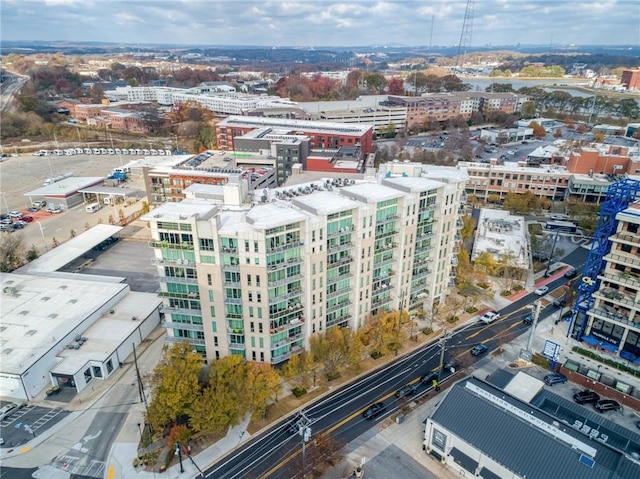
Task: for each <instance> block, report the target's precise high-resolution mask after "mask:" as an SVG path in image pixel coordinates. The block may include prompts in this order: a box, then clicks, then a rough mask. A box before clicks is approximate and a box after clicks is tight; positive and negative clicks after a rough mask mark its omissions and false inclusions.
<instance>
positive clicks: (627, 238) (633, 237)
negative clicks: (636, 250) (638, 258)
mask: <svg viewBox="0 0 640 479" xmlns="http://www.w3.org/2000/svg"><path fill="white" fill-rule="evenodd" d="M611 239H615V240H618V241H623V242H625V243H631V244H639V245H640V233H630V232H628V231H621V232H620V233H617V234H615V235H613V237H612V238H611Z"/></svg>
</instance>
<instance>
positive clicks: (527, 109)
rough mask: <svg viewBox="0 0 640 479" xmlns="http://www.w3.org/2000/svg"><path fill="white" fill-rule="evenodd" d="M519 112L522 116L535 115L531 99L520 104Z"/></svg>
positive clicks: (534, 105)
mask: <svg viewBox="0 0 640 479" xmlns="http://www.w3.org/2000/svg"><path fill="white" fill-rule="evenodd" d="M520 113H521V114H522V117H523V118H534V117H535V116H536V104H535V102H533V101H525V102H524V103H523V104H522V108H521V109H520Z"/></svg>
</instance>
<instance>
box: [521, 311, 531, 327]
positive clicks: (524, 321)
mask: <svg viewBox="0 0 640 479" xmlns="http://www.w3.org/2000/svg"><path fill="white" fill-rule="evenodd" d="M522 322H523V323H524V324H526V325H527V326H531V325H532V324H533V315H532V314H527V315H526V316H525V317H524V319H523V320H522Z"/></svg>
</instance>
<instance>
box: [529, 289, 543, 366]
mask: <svg viewBox="0 0 640 479" xmlns="http://www.w3.org/2000/svg"><path fill="white" fill-rule="evenodd" d="M534 305H535V309H534V310H533V321H532V322H531V331H529V341H527V351H529V352H530V353H533V351H532V350H531V348H532V347H533V338H534V336H535V333H536V325H537V324H538V318H539V317H540V309H541V308H542V301H540V300H538V301H536V302H535V303H534Z"/></svg>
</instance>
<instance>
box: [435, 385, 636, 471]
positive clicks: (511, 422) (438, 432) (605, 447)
mask: <svg viewBox="0 0 640 479" xmlns="http://www.w3.org/2000/svg"><path fill="white" fill-rule="evenodd" d="M534 402H535V401H534ZM601 422H602V423H605V422H606V420H605V419H602V420H601ZM628 434H629V436H632V435H634V433H633V432H631V431H628ZM636 436H637V435H636ZM424 448H425V450H426V451H427V452H428V453H429V454H431V455H433V456H435V457H437V458H439V459H440V460H441V461H442V462H443V463H446V464H447V465H449V467H451V468H452V469H453V470H455V471H457V472H458V473H459V474H460V475H470V476H473V477H483V478H504V477H509V478H520V479H524V478H526V479H538V478H540V479H549V478H563V479H572V478H575V479H578V478H579V479H592V478H593V479H606V478H611V479H618V478H619V479H622V478H631V477H640V464H639V463H638V461H637V460H634V459H632V458H631V457H630V456H628V455H626V454H624V453H623V452H622V451H621V450H618V449H617V448H616V447H614V446H613V445H612V444H610V443H608V436H607V435H606V434H600V430H599V429H596V428H595V427H594V428H590V429H589V430H586V429H585V428H582V427H581V428H578V427H577V426H576V425H575V424H570V423H567V422H566V421H562V420H560V419H558V418H557V417H555V416H552V415H551V414H549V413H547V412H545V411H543V410H541V409H539V408H537V407H536V406H534V405H532V404H530V403H527V402H523V401H521V400H519V399H517V398H515V397H514V396H511V395H509V394H508V393H507V392H505V391H504V390H502V389H499V388H496V387H494V386H492V385H490V384H488V383H486V382H484V381H482V380H480V379H478V378H475V377H470V378H467V379H464V380H462V381H460V382H458V383H456V384H455V385H453V386H452V388H451V389H450V390H449V392H448V393H447V396H446V397H445V398H444V399H443V400H442V402H441V403H440V405H439V406H438V408H437V409H436V410H435V412H434V413H433V414H432V416H431V417H429V418H427V421H426V427H425V441H424Z"/></svg>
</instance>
